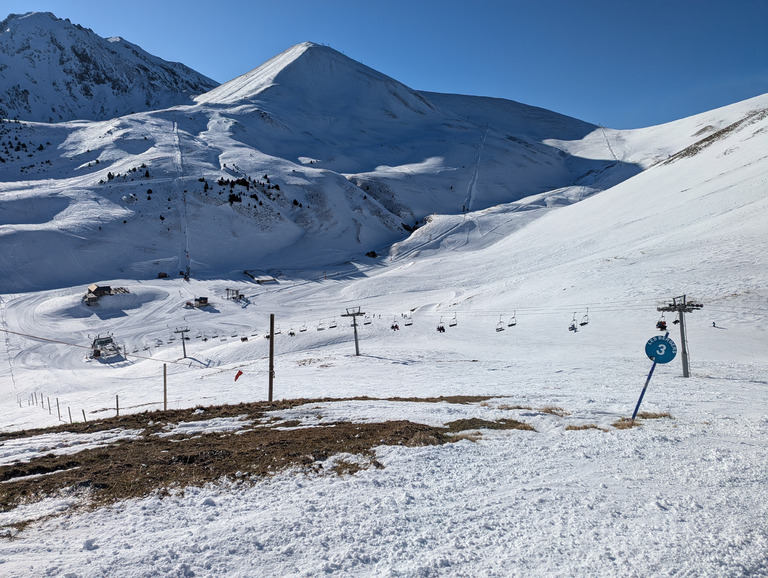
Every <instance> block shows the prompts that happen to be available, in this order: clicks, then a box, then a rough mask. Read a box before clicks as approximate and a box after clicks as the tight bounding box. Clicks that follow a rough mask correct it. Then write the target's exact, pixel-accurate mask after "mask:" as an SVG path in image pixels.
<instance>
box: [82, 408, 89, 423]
mask: <svg viewBox="0 0 768 578" xmlns="http://www.w3.org/2000/svg"><path fill="white" fill-rule="evenodd" d="M83 421H84V422H85V423H88V420H87V419H85V410H83Z"/></svg>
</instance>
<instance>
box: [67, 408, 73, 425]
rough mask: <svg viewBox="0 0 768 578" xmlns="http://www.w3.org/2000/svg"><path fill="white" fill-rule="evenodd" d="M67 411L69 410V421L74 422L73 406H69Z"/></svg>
mask: <svg viewBox="0 0 768 578" xmlns="http://www.w3.org/2000/svg"><path fill="white" fill-rule="evenodd" d="M67 411H68V412H69V423H72V408H71V407H69V406H67Z"/></svg>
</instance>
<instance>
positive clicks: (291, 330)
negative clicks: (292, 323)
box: [288, 327, 296, 337]
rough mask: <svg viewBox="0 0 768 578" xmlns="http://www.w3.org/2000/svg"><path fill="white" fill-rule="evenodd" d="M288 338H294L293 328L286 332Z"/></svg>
mask: <svg viewBox="0 0 768 578" xmlns="http://www.w3.org/2000/svg"><path fill="white" fill-rule="evenodd" d="M288 336H289V337H296V332H295V331H294V330H293V327H291V328H290V329H289V330H288Z"/></svg>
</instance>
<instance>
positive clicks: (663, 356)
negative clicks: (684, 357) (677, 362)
mask: <svg viewBox="0 0 768 578" xmlns="http://www.w3.org/2000/svg"><path fill="white" fill-rule="evenodd" d="M668 335H669V333H667V334H665V335H657V336H655V337H651V338H650V339H649V340H648V343H646V344H645V354H646V355H647V356H648V358H649V359H650V360H651V361H653V362H654V363H669V362H670V361H672V360H673V359H674V358H675V355H677V345H675V342H674V341H672V340H671V339H670V338H669V337H668Z"/></svg>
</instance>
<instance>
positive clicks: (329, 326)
mask: <svg viewBox="0 0 768 578" xmlns="http://www.w3.org/2000/svg"><path fill="white" fill-rule="evenodd" d="M335 327H336V318H335V317H334V318H333V321H331V323H330V324H329V325H328V329H334V328H335Z"/></svg>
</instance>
